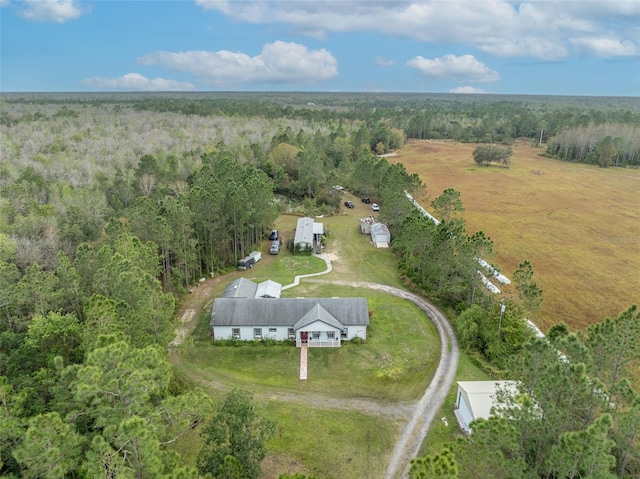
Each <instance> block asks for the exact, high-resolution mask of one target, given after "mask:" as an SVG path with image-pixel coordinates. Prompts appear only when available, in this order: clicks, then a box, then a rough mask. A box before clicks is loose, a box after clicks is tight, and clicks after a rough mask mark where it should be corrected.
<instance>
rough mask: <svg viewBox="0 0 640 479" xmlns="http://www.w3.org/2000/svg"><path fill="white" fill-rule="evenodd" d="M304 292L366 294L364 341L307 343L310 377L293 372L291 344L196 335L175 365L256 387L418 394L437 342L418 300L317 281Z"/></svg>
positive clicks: (402, 396)
mask: <svg viewBox="0 0 640 479" xmlns="http://www.w3.org/2000/svg"><path fill="white" fill-rule="evenodd" d="M295 290H296V288H293V289H292V290H288V291H292V292H295ZM307 293H312V294H311V295H312V296H318V297H331V296H338V295H340V296H352V297H353V296H359V297H367V299H368V305H369V310H370V311H372V312H373V316H372V319H371V325H370V327H369V329H368V338H367V341H366V342H365V343H364V344H345V345H343V346H342V347H341V348H312V349H310V350H309V380H308V381H300V380H299V379H298V371H299V357H300V351H299V349H297V348H296V347H294V346H291V345H288V344H286V345H281V344H278V345H275V346H270V347H269V346H264V345H263V344H262V343H258V344H252V345H247V346H244V345H243V346H239V347H233V346H215V345H212V344H211V342H210V341H209V340H203V341H196V342H195V343H194V344H193V345H192V346H190V347H185V348H182V349H181V350H180V351H179V352H178V357H179V362H176V363H175V364H176V367H177V368H178V371H179V372H181V374H183V375H185V376H187V377H190V378H191V379H196V380H197V382H199V383H200V384H201V385H205V386H206V384H212V383H213V384H224V385H226V386H228V387H239V388H243V389H247V390H249V391H252V392H255V393H259V392H264V391H278V390H280V391H295V392H296V393H314V394H326V395H329V396H333V397H362V396H364V397H371V398H377V399H380V400H385V401H413V400H417V399H418V398H419V397H420V396H421V395H422V393H423V392H424V390H425V388H426V387H427V384H428V381H429V380H430V378H431V376H432V375H433V372H434V371H435V369H436V367H437V361H438V358H439V352H440V344H439V342H438V337H437V333H436V331H435V328H434V326H433V324H432V323H431V321H429V319H428V318H426V317H425V316H424V314H422V313H421V312H420V310H419V309H418V308H417V307H416V306H414V305H413V304H411V303H409V302H407V301H404V300H401V299H399V298H395V297H393V296H389V295H387V294H383V293H379V292H374V291H370V290H365V289H357V288H345V287H341V288H338V287H337V286H334V285H324V284H321V283H316V284H314V285H313V286H311V287H309V288H308V289H307ZM337 293H339V294H337ZM292 294H293V293H292ZM204 319H208V317H207V318H204ZM194 371H197V378H194V376H195V375H194Z"/></svg>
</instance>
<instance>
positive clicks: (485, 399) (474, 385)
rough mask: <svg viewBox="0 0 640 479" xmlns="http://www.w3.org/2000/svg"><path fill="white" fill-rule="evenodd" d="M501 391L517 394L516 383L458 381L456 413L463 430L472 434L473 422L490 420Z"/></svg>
mask: <svg viewBox="0 0 640 479" xmlns="http://www.w3.org/2000/svg"><path fill="white" fill-rule="evenodd" d="M499 389H501V390H506V391H508V392H511V393H513V394H516V393H517V386H516V382H515V381H458V394H457V396H456V405H455V412H456V417H457V418H458V422H459V423H460V427H462V429H464V430H465V431H466V432H468V433H471V428H470V427H469V424H471V422H472V421H474V420H476V419H479V418H483V419H488V418H489V416H490V414H491V408H492V407H493V406H494V405H495V404H496V392H497V391H498V390H499Z"/></svg>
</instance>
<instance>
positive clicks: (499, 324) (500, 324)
mask: <svg viewBox="0 0 640 479" xmlns="http://www.w3.org/2000/svg"><path fill="white" fill-rule="evenodd" d="M506 309H507V305H506V304H504V298H502V301H500V322H499V323H498V336H500V329H501V328H502V317H503V316H504V311H505V310H506Z"/></svg>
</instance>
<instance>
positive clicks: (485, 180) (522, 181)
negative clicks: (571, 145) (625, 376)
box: [383, 140, 640, 331]
mask: <svg viewBox="0 0 640 479" xmlns="http://www.w3.org/2000/svg"><path fill="white" fill-rule="evenodd" d="M474 148H475V144H458V143H452V142H435V141H429V140H422V141H411V142H409V143H408V144H407V146H406V147H405V148H404V149H402V150H401V151H399V152H398V156H396V157H391V158H389V161H392V162H400V163H403V164H404V165H405V167H406V169H407V171H408V172H409V173H418V174H419V175H420V176H421V178H422V180H423V181H424V182H425V183H426V184H427V194H428V197H425V198H419V201H420V203H421V204H422V205H423V206H424V207H425V208H427V210H430V206H429V204H430V202H431V201H432V200H433V199H434V198H435V197H437V196H439V195H440V193H442V191H443V190H444V189H446V188H455V189H456V190H458V191H460V192H461V193H462V201H463V203H464V206H465V210H466V211H465V212H464V213H463V217H464V219H465V220H466V225H467V232H475V231H478V230H482V231H484V232H485V234H487V235H488V236H490V237H491V238H492V239H493V242H494V252H495V255H494V257H493V258H485V259H487V260H488V261H489V262H491V263H493V264H496V265H498V267H499V268H500V269H501V271H502V272H503V273H505V274H506V275H507V276H508V277H511V276H512V275H513V272H514V270H515V269H516V268H517V267H518V264H519V263H520V262H521V261H523V260H525V259H529V260H530V261H531V262H532V265H533V269H534V273H535V276H536V280H537V283H538V286H540V287H541V288H542V290H543V298H544V300H543V302H542V307H541V309H540V311H538V312H537V314H536V318H535V322H536V323H537V324H538V326H539V327H540V328H541V329H542V330H543V331H546V330H547V329H548V328H549V326H551V325H553V324H554V323H557V322H559V321H564V322H566V323H567V324H569V326H571V328H572V329H584V328H585V327H587V326H588V325H589V324H592V323H595V322H599V321H602V320H603V319H604V318H605V317H607V316H609V317H615V316H617V315H618V313H619V312H621V311H622V310H624V309H626V308H627V307H629V306H630V305H632V304H637V303H639V302H640V170H637V169H614V168H608V169H602V168H598V167H596V166H592V165H583V164H577V163H566V162H561V161H558V160H552V159H548V158H543V157H540V156H538V154H539V153H540V152H541V151H542V150H541V149H538V148H534V147H531V146H529V145H528V144H517V145H514V147H513V156H512V157H511V167H510V168H509V169H503V168H500V167H498V166H491V167H479V166H477V165H476V164H475V163H474V161H473V156H472V152H473V149H474ZM383 206H384V205H383ZM497 285H498V286H499V287H500V288H502V289H503V290H504V289H505V288H504V287H503V286H502V285H500V284H497Z"/></svg>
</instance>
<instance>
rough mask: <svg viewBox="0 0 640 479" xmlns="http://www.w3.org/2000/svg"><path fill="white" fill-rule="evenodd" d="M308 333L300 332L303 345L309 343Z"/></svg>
mask: <svg viewBox="0 0 640 479" xmlns="http://www.w3.org/2000/svg"><path fill="white" fill-rule="evenodd" d="M307 334H308V333H307V332H306V331H301V332H300V339H301V340H302V342H303V343H306V342H307Z"/></svg>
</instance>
